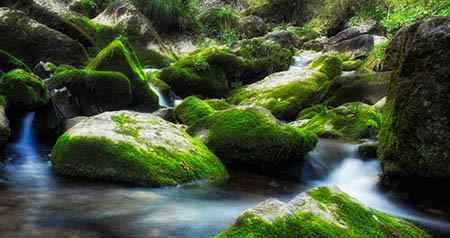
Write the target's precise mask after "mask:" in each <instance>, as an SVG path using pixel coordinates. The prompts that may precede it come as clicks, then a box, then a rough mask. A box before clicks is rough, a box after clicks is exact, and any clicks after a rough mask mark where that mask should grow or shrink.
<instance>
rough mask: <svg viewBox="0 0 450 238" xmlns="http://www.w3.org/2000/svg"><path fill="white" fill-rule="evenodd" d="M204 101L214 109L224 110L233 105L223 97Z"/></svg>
mask: <svg viewBox="0 0 450 238" xmlns="http://www.w3.org/2000/svg"><path fill="white" fill-rule="evenodd" d="M204 102H205V103H207V104H208V105H209V106H210V107H212V108H214V109H215V110H226V109H230V108H232V107H234V105H231V104H229V103H228V102H227V101H226V100H225V99H206V100H204Z"/></svg>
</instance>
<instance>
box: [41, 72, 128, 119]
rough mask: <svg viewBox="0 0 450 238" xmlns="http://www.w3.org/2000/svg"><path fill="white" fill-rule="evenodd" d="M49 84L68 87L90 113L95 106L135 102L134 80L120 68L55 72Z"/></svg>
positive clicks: (117, 106) (119, 106)
mask: <svg viewBox="0 0 450 238" xmlns="http://www.w3.org/2000/svg"><path fill="white" fill-rule="evenodd" d="M47 85H48V86H49V87H50V88H62V87H66V88H67V89H68V90H69V91H70V94H71V95H72V96H73V97H75V98H77V99H78V103H79V105H80V106H81V109H82V111H83V112H84V114H87V115H89V114H92V113H93V112H90V109H91V108H92V107H96V108H98V109H100V110H101V111H109V110H119V109H123V108H125V107H127V106H130V105H131V102H132V96H133V95H132V92H131V85H130V80H128V78H127V77H126V76H125V75H123V74H121V73H119V72H110V71H93V70H77V69H67V70H62V71H60V72H58V73H55V74H54V76H53V77H52V78H51V79H50V80H49V81H48V82H47ZM94 113H95V112H94Z"/></svg>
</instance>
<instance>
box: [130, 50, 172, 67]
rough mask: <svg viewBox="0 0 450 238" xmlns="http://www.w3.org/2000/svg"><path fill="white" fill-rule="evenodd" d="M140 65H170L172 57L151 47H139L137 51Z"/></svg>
mask: <svg viewBox="0 0 450 238" xmlns="http://www.w3.org/2000/svg"><path fill="white" fill-rule="evenodd" d="M137 55H138V57H139V60H140V61H141V63H142V65H144V66H145V67H147V68H148V67H150V68H163V67H167V66H169V65H170V63H171V62H172V59H171V58H169V57H168V56H166V55H164V54H162V53H161V52H159V51H157V50H153V49H141V50H139V52H137Z"/></svg>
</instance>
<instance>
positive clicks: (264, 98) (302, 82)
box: [228, 56, 342, 121]
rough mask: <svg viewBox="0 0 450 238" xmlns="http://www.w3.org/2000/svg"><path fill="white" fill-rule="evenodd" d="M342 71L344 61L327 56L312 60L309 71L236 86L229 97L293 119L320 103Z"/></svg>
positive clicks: (243, 103) (290, 72) (284, 117)
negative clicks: (322, 96) (305, 109)
mask: <svg viewBox="0 0 450 238" xmlns="http://www.w3.org/2000/svg"><path fill="white" fill-rule="evenodd" d="M341 72H342V61H341V60H340V59H339V58H337V57H336V56H326V57H323V58H320V59H318V60H317V61H316V62H313V63H312V66H311V69H308V70H306V71H296V70H291V71H286V72H280V73H277V74H273V75H270V76H269V77H267V78H265V79H264V80H262V81H259V82H256V83H254V84H251V85H248V86H245V87H242V88H240V89H237V90H235V91H234V92H233V93H232V95H231V96H230V97H229V98H228V101H229V102H230V103H233V104H240V105H258V106H262V107H264V108H266V109H269V110H270V111H271V112H272V114H273V115H275V116H276V117H277V118H279V119H282V120H286V121H292V120H294V119H295V117H296V116H297V115H298V113H299V112H300V111H301V110H302V109H304V108H307V107H309V106H312V105H314V104H316V103H318V95H321V94H322V93H325V92H326V91H327V89H328V86H329V84H330V82H331V80H332V79H333V78H334V77H335V76H336V75H339V74H340V73H341Z"/></svg>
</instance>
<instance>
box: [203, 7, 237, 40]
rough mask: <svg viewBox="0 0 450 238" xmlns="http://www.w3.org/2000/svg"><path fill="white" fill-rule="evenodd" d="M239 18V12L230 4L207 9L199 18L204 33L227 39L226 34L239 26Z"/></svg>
mask: <svg viewBox="0 0 450 238" xmlns="http://www.w3.org/2000/svg"><path fill="white" fill-rule="evenodd" d="M239 18H240V17H239V13H238V12H237V11H236V10H234V9H233V8H231V7H230V6H220V7H213V8H209V9H207V10H206V11H205V12H204V13H202V14H201V15H200V17H199V20H200V23H201V26H202V31H203V32H204V33H205V34H206V35H208V36H212V37H215V38H217V39H219V40H221V41H227V34H229V32H231V31H236V30H237V28H238V27H239ZM235 34H236V33H235Z"/></svg>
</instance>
